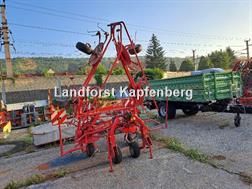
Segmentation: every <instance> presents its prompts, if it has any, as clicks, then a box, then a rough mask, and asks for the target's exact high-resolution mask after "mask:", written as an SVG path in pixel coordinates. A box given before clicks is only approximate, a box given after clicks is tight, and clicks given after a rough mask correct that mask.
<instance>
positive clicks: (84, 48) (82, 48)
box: [76, 42, 93, 55]
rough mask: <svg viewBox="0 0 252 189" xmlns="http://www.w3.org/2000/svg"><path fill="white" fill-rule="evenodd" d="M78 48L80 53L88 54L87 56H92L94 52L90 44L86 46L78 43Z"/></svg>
mask: <svg viewBox="0 0 252 189" xmlns="http://www.w3.org/2000/svg"><path fill="white" fill-rule="evenodd" d="M76 48H77V49H78V50H79V51H81V52H84V53H86V54H87V55H90V54H92V51H93V50H92V48H91V46H90V44H88V43H87V44H85V43H82V42H78V43H76Z"/></svg>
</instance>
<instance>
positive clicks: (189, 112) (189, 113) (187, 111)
mask: <svg viewBox="0 0 252 189" xmlns="http://www.w3.org/2000/svg"><path fill="white" fill-rule="evenodd" d="M182 111H183V112H184V114H185V115H187V116H192V115H196V114H197V113H198V112H199V109H198V107H193V108H188V109H182Z"/></svg>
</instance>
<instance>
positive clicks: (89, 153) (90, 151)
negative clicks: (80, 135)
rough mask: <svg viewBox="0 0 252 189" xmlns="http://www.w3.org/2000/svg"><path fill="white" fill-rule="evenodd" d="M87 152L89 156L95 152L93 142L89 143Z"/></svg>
mask: <svg viewBox="0 0 252 189" xmlns="http://www.w3.org/2000/svg"><path fill="white" fill-rule="evenodd" d="M86 153H87V156H88V157H91V156H92V155H93V154H94V153H95V146H94V144H93V143H89V144H87V146H86Z"/></svg>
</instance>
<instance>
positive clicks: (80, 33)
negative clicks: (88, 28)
mask: <svg viewBox="0 0 252 189" xmlns="http://www.w3.org/2000/svg"><path fill="white" fill-rule="evenodd" d="M9 25H12V26H18V27H24V28H32V29H38V30H48V31H55V32H62V33H71V34H78V35H89V34H87V33H82V32H76V31H70V30H63V29H57V28H49V27H42V26H34V25H26V24H17V23H9Z"/></svg>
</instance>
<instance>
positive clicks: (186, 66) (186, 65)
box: [179, 59, 194, 72]
mask: <svg viewBox="0 0 252 189" xmlns="http://www.w3.org/2000/svg"><path fill="white" fill-rule="evenodd" d="M193 70H194V65H193V63H192V61H191V60H190V59H186V60H184V61H183V62H182V64H181V66H180V69H179V71H185V72H188V71H193Z"/></svg>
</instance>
